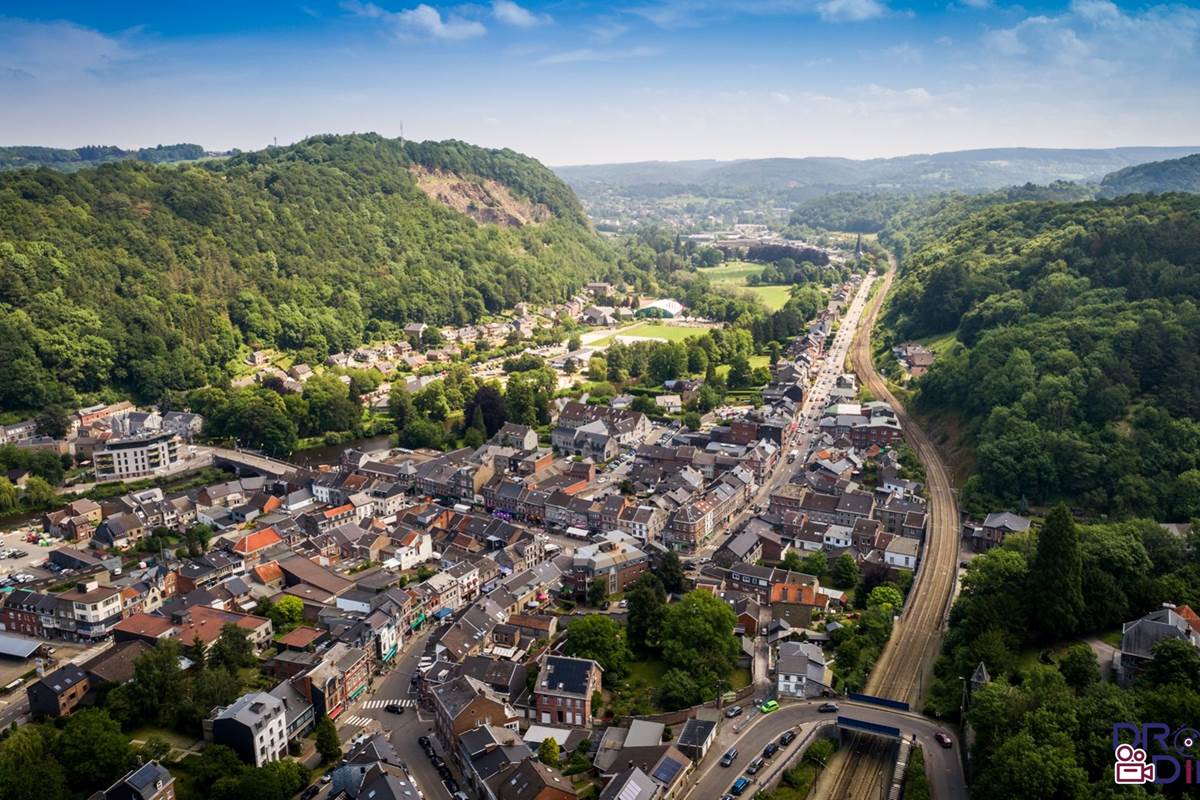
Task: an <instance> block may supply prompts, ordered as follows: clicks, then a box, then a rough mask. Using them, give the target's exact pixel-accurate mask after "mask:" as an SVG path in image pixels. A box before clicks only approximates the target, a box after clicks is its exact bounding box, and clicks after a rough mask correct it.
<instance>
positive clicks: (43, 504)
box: [25, 475, 58, 508]
mask: <svg viewBox="0 0 1200 800" xmlns="http://www.w3.org/2000/svg"><path fill="white" fill-rule="evenodd" d="M25 502H26V503H28V504H29V506H30V507H32V508H47V507H48V506H52V505H54V504H55V503H56V502H58V493H57V492H55V491H54V487H53V486H51V485H50V484H49V483H47V482H46V481H45V480H44V479H42V478H39V477H38V476H37V475H33V476H31V477H30V478H29V480H28V481H26V483H25Z"/></svg>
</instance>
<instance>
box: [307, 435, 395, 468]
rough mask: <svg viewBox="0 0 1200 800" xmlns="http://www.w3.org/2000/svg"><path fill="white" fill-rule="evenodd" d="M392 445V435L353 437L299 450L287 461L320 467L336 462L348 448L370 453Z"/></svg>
mask: <svg viewBox="0 0 1200 800" xmlns="http://www.w3.org/2000/svg"><path fill="white" fill-rule="evenodd" d="M391 446H392V442H391V436H389V435H388V434H381V435H379V436H368V437H366V438H364V439H352V440H351V441H349V442H343V443H342V444H323V445H321V446H320V447H309V448H307V449H304V450H297V451H296V452H294V453H292V454H291V455H290V456H288V457H287V461H290V462H291V463H293V464H298V465H300V466H302V467H319V466H321V465H322V464H336V463H337V461H338V459H339V458H341V457H342V452H343V451H345V450H348V449H354V450H363V451H365V452H368V453H369V452H371V451H372V450H386V449H387V448H389V447H391Z"/></svg>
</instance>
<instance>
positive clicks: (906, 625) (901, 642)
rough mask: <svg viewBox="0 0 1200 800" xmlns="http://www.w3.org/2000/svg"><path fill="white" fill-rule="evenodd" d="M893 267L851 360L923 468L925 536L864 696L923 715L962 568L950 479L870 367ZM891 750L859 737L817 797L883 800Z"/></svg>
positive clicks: (827, 772) (831, 770)
mask: <svg viewBox="0 0 1200 800" xmlns="http://www.w3.org/2000/svg"><path fill="white" fill-rule="evenodd" d="M895 274H896V264H895V261H894V260H891V263H890V266H889V268H888V271H887V273H886V275H885V277H884V279H883V284H882V286H880V288H879V291H878V292H877V293H876V295H875V298H874V299H873V300H872V302H871V306H870V307H869V308H868V309H867V312H866V313H865V314H864V315H863V318H862V322H861V324H860V326H859V329H858V334H857V336H856V337H855V340H854V344H853V345H852V346H851V349H850V360H851V364H852V366H853V368H854V371H855V372H856V373H857V374H858V376H859V378H860V380H861V381H862V383H863V385H864V386H866V388H867V389H869V390H870V392H871V394H872V395H874V397H875V398H876V399H879V400H884V401H886V402H888V403H891V405H892V407H893V408H894V409H895V410H896V416H897V418H898V419H899V420H900V425H901V427H902V428H903V430H904V438H905V440H906V441H907V442H908V443H909V445H910V446H911V447H912V448H913V450H914V451H916V453H917V456H918V457H919V458H920V459H921V463H922V464H924V465H925V478H926V481H925V483H926V490H927V491H928V493H929V517H928V528H927V531H926V536H925V548H924V553H923V554H922V559H921V563H920V565H919V567H918V569H917V574H916V575H915V576H914V580H913V586H912V590H911V591H910V593H909V600H908V603H907V605H906V607H905V609H904V612H903V613H902V614H901V615H900V617H899V618H898V619H897V620H896V623H895V625H894V627H893V629H892V636H891V638H890V639H889V640H888V643H887V645H886V646H885V647H884V649H883V652H882V653H881V654H880V656H879V660H878V661H876V663H875V668H874V670H872V672H871V677H870V678H869V679H868V680H867V685H866V687H865V691H866V692H867V694H873V695H878V696H881V697H888V698H891V699H893V700H903V701H905V702H907V703H909V704H910V705H911V706H912V707H913V708H914V709H915V710H919V709H920V707H921V700H922V697H923V695H924V693H925V689H926V685H925V680H926V677H927V676H928V675H929V674H930V672H931V670H932V667H933V661H934V659H935V658H937V655H938V652H939V650H940V645H941V636H942V626H943V624H944V623H945V620H946V616H947V612H948V610H949V606H950V600H951V598H952V596H953V592H954V581H955V575H956V572H957V562H958V540H959V515H958V502H957V500H956V498H955V496H954V491H953V489H952V487H951V484H950V476H949V473H948V472H947V470H946V466H945V464H943V463H942V459H941V457H940V455H939V454H938V452H937V448H936V447H935V446H934V444H933V442H932V441H931V440H930V439H929V437H928V436H927V435H926V434H925V432H924V431H923V430H921V429H920V428H919V427H917V425H916V424H915V423H914V422H913V420H912V418H911V417H910V416H909V415H908V413H907V412H906V411H905V410H904V406H902V405H901V404H900V402H899V401H897V400H896V398H895V396H893V395H892V393H891V391H889V389H888V387H887V384H886V383H885V382H884V380H883V379H882V378H881V377H880V376H879V373H877V372H876V371H875V366H874V364H873V363H872V360H871V332H872V330H874V328H875V321H876V319H877V318H878V316H879V309H880V307H881V306H882V305H883V300H884V298H885V297H886V296H887V293H888V291H889V290H890V289H891V286H892V280H893V278H894V277H895ZM892 746H893V745H892V744H891V743H888V742H883V741H881V740H879V739H876V738H874V737H864V736H855V737H852V739H851V740H850V742H849V746H848V747H846V748H843V749H842V750H841V751H839V752H838V754H837V755H836V756H835V757H834V759H833V761H831V762H830V765H829V768H828V769H826V770H825V771H824V773H822V776H821V782H820V785H819V786H818V787H817V788H818V791H817V795H816V796H817V797H822V798H830V800H843V798H845V799H846V800H874V798H877V797H879V796H880V793H881V791H882V789H881V786H882V783H883V778H884V776H885V775H888V774H889V770H890V769H891V764H892V761H891V758H890V752H891V748H892Z"/></svg>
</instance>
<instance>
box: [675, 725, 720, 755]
mask: <svg viewBox="0 0 1200 800" xmlns="http://www.w3.org/2000/svg"><path fill="white" fill-rule="evenodd" d="M716 738H717V721H716V720H715V719H700V718H698V717H697V718H693V719H689V720H688V721H687V722H685V723H684V725H683V730H682V731H680V732H679V738H678V739H676V740H675V746H676V747H678V748H679V750H680V752H682V753H683V754H684V755H685V756H687V757H688V758H690V759H691V760H692V761H693V762H696V761H699V760H700V759H702V758H704V756H705V755H707V754H708V748H709V747H710V746H711V745H712V743H713V741H715V740H716Z"/></svg>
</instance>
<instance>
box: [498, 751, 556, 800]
mask: <svg viewBox="0 0 1200 800" xmlns="http://www.w3.org/2000/svg"><path fill="white" fill-rule="evenodd" d="M488 789H489V792H490V794H491V796H492V797H495V798H496V800H574V798H575V786H574V784H572V783H571V780H570V778H564V777H563V776H562V775H561V774H560V773H559V772H558V771H557V770H553V769H550V768H549V767H547V766H546V765H545V764H542V763H541V762H539V761H537V760H536V759H533V758H528V759H526V760H525V761H522V762H521V763H520V764H519V765H517V766H510V767H508V768H506V769H503V770H501V771H500V772H498V773H496V774H495V775H493V776H492V778H491V779H490V780H489V781H488Z"/></svg>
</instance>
